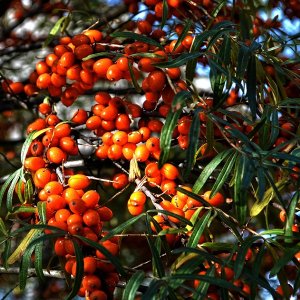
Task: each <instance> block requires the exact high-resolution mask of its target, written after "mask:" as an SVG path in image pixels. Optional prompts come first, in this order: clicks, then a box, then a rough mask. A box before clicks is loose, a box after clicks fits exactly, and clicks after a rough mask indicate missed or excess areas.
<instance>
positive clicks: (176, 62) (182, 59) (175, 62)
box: [153, 52, 203, 68]
mask: <svg viewBox="0 0 300 300" xmlns="http://www.w3.org/2000/svg"><path fill="white" fill-rule="evenodd" d="M201 55H203V52H197V53H183V54H181V55H179V56H178V57H176V58H175V59H172V60H169V61H166V62H159V63H156V64H153V65H154V66H155V67H158V68H177V67H181V66H183V65H185V64H186V63H187V62H188V61H190V60H191V59H195V58H197V57H199V56H201Z"/></svg>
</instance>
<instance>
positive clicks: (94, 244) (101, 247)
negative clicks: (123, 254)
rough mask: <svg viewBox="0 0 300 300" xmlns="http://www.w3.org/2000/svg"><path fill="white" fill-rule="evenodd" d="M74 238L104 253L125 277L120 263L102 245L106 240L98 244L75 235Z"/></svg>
mask: <svg viewBox="0 0 300 300" xmlns="http://www.w3.org/2000/svg"><path fill="white" fill-rule="evenodd" d="M74 237H76V238H77V239H79V240H81V241H83V242H84V243H86V244H88V245H89V246H91V247H92V248H95V249H96V250H99V251H100V252H101V253H103V255H105V256H106V257H107V259H108V260H109V261H110V262H111V263H112V264H113V265H114V266H115V268H116V269H117V271H118V272H119V273H120V274H121V275H122V276H125V271H124V269H123V267H122V265H121V263H120V261H119V260H118V259H117V258H116V257H115V256H113V255H112V254H111V253H110V252H109V251H108V250H107V249H106V248H105V247H103V246H102V245H101V241H103V240H104V238H102V239H101V241H100V243H96V242H94V241H92V240H90V239H87V238H85V237H83V236H81V235H74Z"/></svg>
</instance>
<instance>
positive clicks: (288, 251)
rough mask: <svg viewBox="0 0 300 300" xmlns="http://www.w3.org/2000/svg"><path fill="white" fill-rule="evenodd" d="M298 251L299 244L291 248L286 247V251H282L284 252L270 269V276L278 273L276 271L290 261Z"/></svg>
mask: <svg viewBox="0 0 300 300" xmlns="http://www.w3.org/2000/svg"><path fill="white" fill-rule="evenodd" d="M299 251H300V246H299V245H296V246H295V247H293V248H287V249H286V251H284V254H283V255H282V256H281V257H280V258H279V259H278V260H277V261H276V262H275V265H274V266H273V268H272V269H271V271H270V276H271V277H272V276H275V275H277V274H278V272H279V271H280V270H281V269H282V268H283V267H284V266H286V265H287V263H288V262H290V261H291V260H292V259H293V258H294V256H295V254H296V253H298V252H299Z"/></svg>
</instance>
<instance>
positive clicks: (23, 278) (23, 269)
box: [19, 247, 34, 290]
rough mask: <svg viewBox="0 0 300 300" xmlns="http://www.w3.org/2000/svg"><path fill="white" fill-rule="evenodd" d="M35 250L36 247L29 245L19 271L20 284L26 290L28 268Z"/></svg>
mask: <svg viewBox="0 0 300 300" xmlns="http://www.w3.org/2000/svg"><path fill="white" fill-rule="evenodd" d="M33 251H34V247H28V248H27V249H26V250H25V252H24V254H23V256H22V261H21V264H20V273H19V285H20V289H21V290H24V289H25V287H26V283H27V275H28V269H29V267H30V263H31V256H32V253H33Z"/></svg>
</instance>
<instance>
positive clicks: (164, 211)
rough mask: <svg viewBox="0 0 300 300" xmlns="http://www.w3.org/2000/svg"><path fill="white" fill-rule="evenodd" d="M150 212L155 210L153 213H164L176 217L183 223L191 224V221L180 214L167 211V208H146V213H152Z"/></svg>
mask: <svg viewBox="0 0 300 300" xmlns="http://www.w3.org/2000/svg"><path fill="white" fill-rule="evenodd" d="M152 212H155V213H161V214H164V215H167V216H171V217H174V218H177V219H178V220H179V221H180V222H182V223H183V224H185V225H190V226H191V225H192V223H191V222H190V221H189V220H187V219H185V218H184V217H182V216H180V215H177V214H175V213H173V212H171V211H168V210H160V209H155V210H153V209H151V210H148V212H147V213H152Z"/></svg>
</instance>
